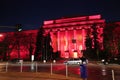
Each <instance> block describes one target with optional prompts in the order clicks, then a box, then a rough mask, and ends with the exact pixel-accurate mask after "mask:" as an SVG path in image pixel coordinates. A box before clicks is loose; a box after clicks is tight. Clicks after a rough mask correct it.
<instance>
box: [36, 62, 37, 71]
mask: <svg viewBox="0 0 120 80" xmlns="http://www.w3.org/2000/svg"><path fill="white" fill-rule="evenodd" d="M36 72H37V62H36Z"/></svg>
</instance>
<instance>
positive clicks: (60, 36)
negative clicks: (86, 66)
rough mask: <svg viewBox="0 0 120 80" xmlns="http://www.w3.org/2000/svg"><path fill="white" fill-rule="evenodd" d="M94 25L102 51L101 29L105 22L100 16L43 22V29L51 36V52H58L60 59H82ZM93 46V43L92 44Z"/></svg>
mask: <svg viewBox="0 0 120 80" xmlns="http://www.w3.org/2000/svg"><path fill="white" fill-rule="evenodd" d="M94 24H95V27H96V28H97V32H98V36H97V37H98V39H99V40H98V42H99V46H100V47H101V49H103V36H101V35H102V33H103V28H104V24H105V20H104V19H102V18H101V15H91V16H82V17H72V18H62V19H56V20H48V21H44V25H43V28H44V29H45V32H46V33H50V35H51V39H52V42H51V45H52V47H53V51H54V52H56V51H59V52H60V57H62V58H78V57H82V56H83V53H82V50H85V49H86V46H85V40H86V36H87V34H89V35H90V37H91V38H92V37H93V36H92V31H93V29H92V28H91V27H92V26H93V25H94ZM93 45H94V43H93Z"/></svg>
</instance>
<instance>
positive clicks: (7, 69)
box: [6, 62, 8, 72]
mask: <svg viewBox="0 0 120 80" xmlns="http://www.w3.org/2000/svg"><path fill="white" fill-rule="evenodd" d="M6 72H8V62H7V63H6Z"/></svg>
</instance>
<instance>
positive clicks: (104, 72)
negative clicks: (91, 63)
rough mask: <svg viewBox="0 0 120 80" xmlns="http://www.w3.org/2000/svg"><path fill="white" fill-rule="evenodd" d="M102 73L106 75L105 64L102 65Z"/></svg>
mask: <svg viewBox="0 0 120 80" xmlns="http://www.w3.org/2000/svg"><path fill="white" fill-rule="evenodd" d="M102 75H103V76H105V75H106V68H105V65H103V66H102Z"/></svg>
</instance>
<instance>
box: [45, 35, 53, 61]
mask: <svg viewBox="0 0 120 80" xmlns="http://www.w3.org/2000/svg"><path fill="white" fill-rule="evenodd" d="M44 42H45V43H44V46H45V47H44V49H45V56H46V60H51V59H52V53H53V48H52V46H51V45H50V43H51V37H50V33H48V34H47V35H46V36H45V39H44Z"/></svg>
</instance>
